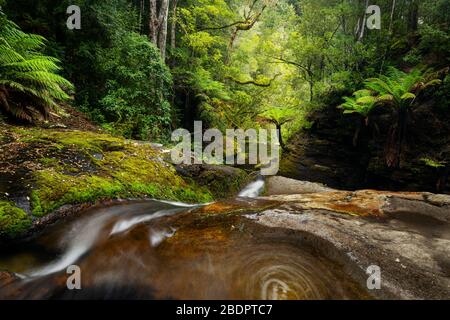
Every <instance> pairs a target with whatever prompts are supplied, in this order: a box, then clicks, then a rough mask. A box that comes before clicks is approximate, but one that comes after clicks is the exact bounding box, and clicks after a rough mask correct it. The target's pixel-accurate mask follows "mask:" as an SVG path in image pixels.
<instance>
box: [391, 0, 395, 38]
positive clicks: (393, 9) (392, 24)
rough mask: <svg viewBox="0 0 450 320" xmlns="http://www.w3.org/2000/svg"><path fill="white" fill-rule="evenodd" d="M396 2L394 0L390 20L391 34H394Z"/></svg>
mask: <svg viewBox="0 0 450 320" xmlns="http://www.w3.org/2000/svg"><path fill="white" fill-rule="evenodd" d="M395 2H396V1H395V0H392V7H391V20H390V21H389V34H392V28H393V26H394V13H395Z"/></svg>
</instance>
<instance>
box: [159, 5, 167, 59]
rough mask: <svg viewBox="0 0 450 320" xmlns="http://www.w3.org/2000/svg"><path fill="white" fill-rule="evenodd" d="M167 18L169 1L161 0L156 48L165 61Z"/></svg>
mask: <svg viewBox="0 0 450 320" xmlns="http://www.w3.org/2000/svg"><path fill="white" fill-rule="evenodd" d="M168 16H169V0H163V3H162V4H161V11H160V19H161V20H160V21H159V23H160V27H159V34H158V48H159V50H160V51H161V58H162V60H163V61H164V62H165V61H166V44H167V23H168V21H167V20H168Z"/></svg>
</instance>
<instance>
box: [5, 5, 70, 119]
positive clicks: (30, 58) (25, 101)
mask: <svg viewBox="0 0 450 320" xmlns="http://www.w3.org/2000/svg"><path fill="white" fill-rule="evenodd" d="M44 41H45V39H44V38H42V37H41V36H38V35H33V34H27V33H24V32H22V31H21V30H20V29H19V28H18V27H17V26H16V25H15V24H14V23H13V22H11V21H9V20H7V19H6V17H5V16H4V15H3V14H2V13H1V12H0V107H1V109H2V110H3V111H4V112H6V113H7V114H10V115H12V116H13V117H15V118H18V119H23V120H27V121H32V120H33V119H35V118H36V117H37V116H42V117H47V116H48V113H49V111H51V110H52V111H58V108H59V107H58V102H60V101H64V100H68V99H69V96H68V95H67V93H66V92H65V90H69V89H72V84H71V83H70V82H69V81H67V80H66V79H64V78H63V77H61V76H59V75H58V74H57V72H58V71H59V70H60V67H59V66H58V65H57V64H58V63H59V61H58V60H57V59H55V58H53V57H49V56H45V55H43V54H42V53H41V50H42V48H43V46H44Z"/></svg>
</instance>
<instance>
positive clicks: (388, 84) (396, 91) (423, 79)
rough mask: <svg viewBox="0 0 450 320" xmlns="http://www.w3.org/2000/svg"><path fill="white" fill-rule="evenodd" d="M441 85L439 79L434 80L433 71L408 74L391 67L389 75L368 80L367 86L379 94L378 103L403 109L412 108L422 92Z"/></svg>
mask: <svg viewBox="0 0 450 320" xmlns="http://www.w3.org/2000/svg"><path fill="white" fill-rule="evenodd" d="M440 83H441V81H440V80H439V79H433V73H432V71H431V70H426V71H422V70H421V69H419V68H416V69H414V70H412V71H411V72H409V73H406V72H403V71H401V70H398V69H396V68H393V67H391V68H389V70H388V74H387V75H383V76H380V77H378V78H371V79H368V80H367V81H366V83H365V84H366V88H368V89H369V90H372V91H374V92H375V93H376V94H378V96H377V100H378V101H380V102H382V103H385V104H389V105H392V106H394V107H395V108H397V109H402V108H408V107H410V106H411V105H412V104H413V103H414V101H415V100H416V98H417V95H418V94H419V93H420V92H421V91H422V90H425V89H427V88H429V87H431V86H434V85H437V84H440Z"/></svg>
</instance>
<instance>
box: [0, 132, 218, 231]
mask: <svg viewBox="0 0 450 320" xmlns="http://www.w3.org/2000/svg"><path fill="white" fill-rule="evenodd" d="M0 131H1V132H2V133H3V134H4V135H6V136H8V137H9V139H8V145H7V146H6V145H3V146H0V148H2V149H3V148H4V151H5V153H4V157H3V158H1V159H0V160H1V161H0V200H1V199H2V198H4V200H5V202H1V203H2V207H1V208H2V211H1V215H0V217H1V219H2V220H0V234H2V233H8V234H13V235H15V234H19V233H20V232H22V231H24V230H26V229H27V228H28V227H29V226H30V225H31V218H30V216H31V214H32V216H34V217H35V218H40V217H43V216H45V215H47V214H49V213H51V212H54V211H55V210H57V209H58V208H60V207H62V206H65V205H74V204H80V203H86V202H95V201H97V200H103V199H105V200H106V199H115V198H158V199H166V200H177V201H183V202H190V203H201V202H210V201H212V200H213V198H214V197H213V195H212V193H211V192H210V191H209V190H208V188H207V187H205V186H200V185H198V184H197V183H195V182H194V181H191V180H190V179H187V180H185V179H183V178H182V177H181V176H179V175H178V174H177V172H176V170H175V168H174V167H173V166H172V165H171V164H169V163H166V162H165V161H164V160H163V157H162V156H161V154H160V152H159V151H158V150H156V149H154V148H152V147H151V146H150V145H147V144H138V143H135V142H132V141H128V140H125V139H123V138H119V137H113V136H110V135H107V134H103V133H97V132H83V131H75V130H55V129H43V128H35V127H16V126H7V125H1V128H0ZM2 169H4V170H2ZM3 171H5V172H7V171H8V172H10V173H11V172H12V173H14V181H11V179H10V178H9V177H10V176H8V177H7V176H6V175H5V177H2V174H3V173H2V172H3ZM21 172H24V175H20V174H19V173H21ZM19 175H20V176H19ZM6 177H7V178H6ZM19 182H20V184H21V188H22V189H26V190H25V191H26V193H25V194H22V195H21V197H20V201H22V202H23V201H24V199H25V201H28V202H29V208H30V212H29V214H30V216H29V215H27V213H26V212H24V211H23V210H22V209H18V208H16V207H14V205H13V203H14V202H16V203H17V202H18V201H17V200H18V197H17V195H16V192H15V191H13V190H16V189H17V188H16V189H14V188H13V186H14V185H15V184H17V183H19Z"/></svg>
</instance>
